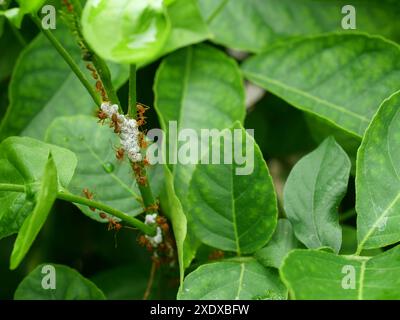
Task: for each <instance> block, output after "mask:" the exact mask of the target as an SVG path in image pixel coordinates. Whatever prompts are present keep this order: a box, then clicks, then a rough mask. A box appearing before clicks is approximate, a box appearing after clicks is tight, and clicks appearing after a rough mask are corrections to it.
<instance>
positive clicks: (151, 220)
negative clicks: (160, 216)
mask: <svg viewBox="0 0 400 320" xmlns="http://www.w3.org/2000/svg"><path fill="white" fill-rule="evenodd" d="M156 218H157V214H156V213H153V214H147V215H146V217H145V219H144V223H145V224H155V223H156ZM145 237H146V239H147V240H149V242H150V244H151V245H152V246H153V248H156V247H158V245H159V244H160V243H162V241H163V237H162V230H161V228H160V227H157V233H156V235H155V236H154V237H150V236H147V235H146V236H145Z"/></svg>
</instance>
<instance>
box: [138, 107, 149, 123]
mask: <svg viewBox="0 0 400 320" xmlns="http://www.w3.org/2000/svg"><path fill="white" fill-rule="evenodd" d="M148 109H149V107H148V106H146V105H144V104H141V103H137V104H136V110H137V119H136V121H137V124H138V126H139V127H141V126H143V125H145V124H146V117H145V116H144V114H145V113H146V111H147V110H148Z"/></svg>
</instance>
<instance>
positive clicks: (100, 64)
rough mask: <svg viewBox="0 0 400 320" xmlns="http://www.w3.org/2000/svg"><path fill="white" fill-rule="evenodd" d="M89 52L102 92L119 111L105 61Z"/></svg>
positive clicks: (117, 99) (119, 104)
mask: <svg viewBox="0 0 400 320" xmlns="http://www.w3.org/2000/svg"><path fill="white" fill-rule="evenodd" d="M83 43H84V45H85V47H86V48H88V45H87V43H86V41H83ZM88 50H89V49H88ZM90 52H91V53H92V62H93V65H94V67H95V68H96V70H97V72H98V73H99V77H100V79H101V82H102V83H103V86H104V90H106V93H107V97H108V99H109V100H110V101H111V102H112V103H114V104H116V105H118V108H119V109H120V111H121V103H120V101H119V98H118V95H117V92H116V91H115V89H114V86H113V84H112V80H111V73H110V69H109V68H108V66H107V64H106V63H105V61H104V60H103V59H101V58H100V57H99V56H98V55H97V54H95V53H94V52H92V51H90Z"/></svg>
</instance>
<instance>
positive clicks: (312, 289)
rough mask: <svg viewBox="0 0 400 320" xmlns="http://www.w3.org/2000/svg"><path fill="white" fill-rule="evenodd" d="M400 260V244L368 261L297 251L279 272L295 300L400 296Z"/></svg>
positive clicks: (325, 253)
mask: <svg viewBox="0 0 400 320" xmlns="http://www.w3.org/2000/svg"><path fill="white" fill-rule="evenodd" d="M399 260H400V247H399V246H397V247H396V248H393V249H391V250H389V251H386V252H385V253H382V254H380V255H378V256H375V257H373V258H371V259H369V260H368V258H367V257H358V256H338V255H335V254H332V253H328V252H323V251H316V250H294V251H292V252H291V253H289V255H288V257H287V258H286V259H285V261H284V263H283V265H282V267H281V269H280V274H281V278H282V280H283V282H284V283H285V284H286V286H287V287H288V289H289V293H290V296H291V298H293V299H328V300H329V299H359V300H362V299H365V300H374V299H377V300H382V299H400V292H399V290H398V288H399V286H400V265H399ZM353 280H354V281H353ZM352 284H354V286H353V287H352V286H351V285H352Z"/></svg>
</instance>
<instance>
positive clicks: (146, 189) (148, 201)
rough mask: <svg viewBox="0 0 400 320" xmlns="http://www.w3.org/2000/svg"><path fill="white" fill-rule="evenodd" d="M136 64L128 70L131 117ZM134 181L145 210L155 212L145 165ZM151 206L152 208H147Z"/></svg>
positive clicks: (129, 113) (134, 98)
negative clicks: (142, 180) (143, 181)
mask: <svg viewBox="0 0 400 320" xmlns="http://www.w3.org/2000/svg"><path fill="white" fill-rule="evenodd" d="M136 71H137V68H136V65H135V64H131V65H130V70H129V103H128V115H129V116H130V117H131V118H136V111H137V110H136V102H137V100H136V99H137V96H136ZM135 176H136V182H137V185H138V187H139V191H140V194H141V195H142V198H143V205H144V207H145V210H146V212H147V213H153V212H157V210H156V208H155V205H156V201H155V199H154V195H153V192H152V190H151V187H150V185H149V182H148V180H149V179H148V175H147V170H146V168H145V167H143V168H142V173H141V175H140V176H137V175H136V172H135ZM143 178H144V179H145V181H146V183H145V184H143V183H142V182H141V181H139V179H143ZM149 208H152V209H149Z"/></svg>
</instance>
